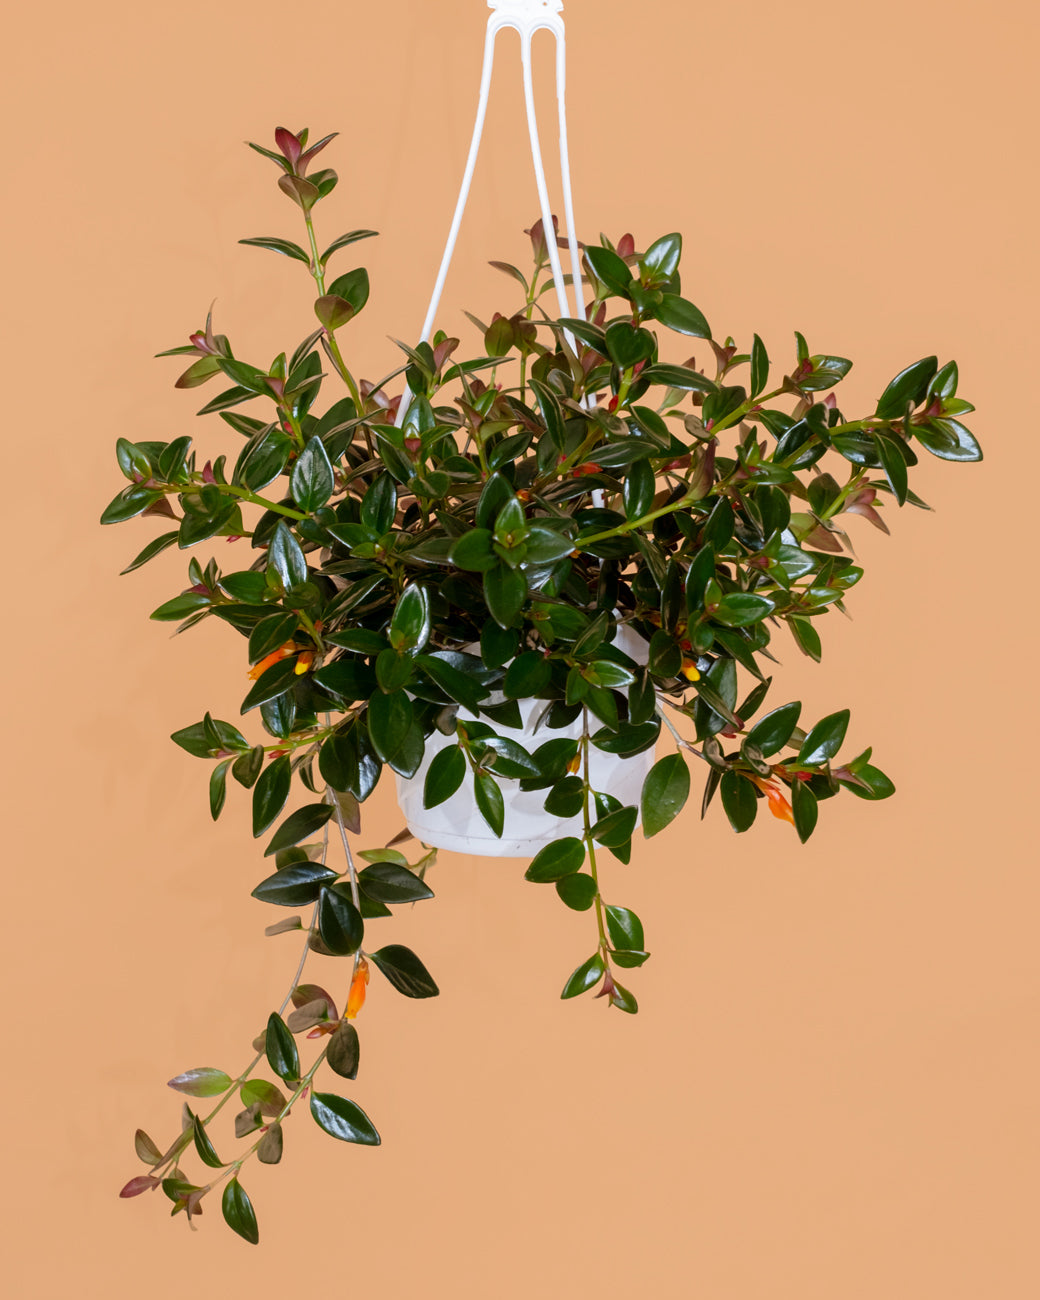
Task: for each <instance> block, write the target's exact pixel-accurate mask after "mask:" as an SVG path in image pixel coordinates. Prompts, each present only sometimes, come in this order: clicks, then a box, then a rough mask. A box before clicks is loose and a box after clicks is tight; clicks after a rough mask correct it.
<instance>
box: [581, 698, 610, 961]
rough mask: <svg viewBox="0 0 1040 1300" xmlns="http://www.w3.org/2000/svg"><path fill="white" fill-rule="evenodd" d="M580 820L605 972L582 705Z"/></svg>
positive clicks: (604, 931) (604, 930)
mask: <svg viewBox="0 0 1040 1300" xmlns="http://www.w3.org/2000/svg"><path fill="white" fill-rule="evenodd" d="M581 730H582V735H581V749H582V821H583V824H584V827H585V834H584V837H583V838H584V840H585V848H586V850H587V852H588V856H589V875H590V876H591V877H592V881H593V884H594V885H595V886H596V897H595V900H594V902H595V908H596V925H597V927H598V929H599V953H600V957H601V958H602V959H603V965H604V967H605V969H606V970H607V972H608V973H609V971H610V959H609V957H608V956H607V952H608V950H609V944H608V943H607V926H606V918H605V916H604V913H603V896H602V894H601V893H600V891H599V870H598V868H597V866H596V843H595V841H594V840H593V838H592V815H591V795H592V781H591V779H590V775H589V711H588V709H587V708H585V707H584V706H583V707H582V729H581Z"/></svg>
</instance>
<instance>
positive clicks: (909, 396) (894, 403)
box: [874, 357, 939, 420]
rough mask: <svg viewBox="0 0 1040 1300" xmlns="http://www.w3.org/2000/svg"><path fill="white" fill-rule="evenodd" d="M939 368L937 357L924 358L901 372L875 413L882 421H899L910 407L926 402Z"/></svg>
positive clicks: (879, 402)
mask: <svg viewBox="0 0 1040 1300" xmlns="http://www.w3.org/2000/svg"><path fill="white" fill-rule="evenodd" d="M938 368H939V362H938V359H937V358H936V357H924V358H923V359H922V360H921V361H915V362H914V364H913V365H912V366H907V368H906V369H905V370H900V372H899V374H898V375H896V377H895V379H893V380H892V382H891V383H890V384H889V385H888V387H887V388H886V389H885V391H884V392H883V393H882V394H881V396H880V397H879V398H878V404H877V410H876V411H875V412H874V414H875V415H876V416H878V417H879V418H880V419H882V420H899V419H902V417H903V416H904V415H905V414H906V408H907V407H908V406H910V405H913V406H918V405H919V404H920V403H921V402H923V401H924V399H925V396H926V394H927V392H928V385H929V384H930V383H931V382H932V379H933V378H934V377H935V372H936V371H937V370H938Z"/></svg>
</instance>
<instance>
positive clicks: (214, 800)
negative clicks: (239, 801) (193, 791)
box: [209, 758, 232, 821]
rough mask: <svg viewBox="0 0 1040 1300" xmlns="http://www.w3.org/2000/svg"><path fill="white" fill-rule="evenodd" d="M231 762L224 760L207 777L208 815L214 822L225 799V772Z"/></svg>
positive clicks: (227, 759)
mask: <svg viewBox="0 0 1040 1300" xmlns="http://www.w3.org/2000/svg"><path fill="white" fill-rule="evenodd" d="M231 761H232V760H231V759H230V758H225V759H224V760H223V762H220V763H218V764H217V765H216V767H215V768H214V769H213V771H212V772H211V773H210V775H209V813H210V816H211V817H212V818H213V820H214V821H216V820H217V818H218V817H219V816H220V814H221V811H222V810H223V807H224V800H225V798H226V797H227V770H228V768H229V767H230V766H231Z"/></svg>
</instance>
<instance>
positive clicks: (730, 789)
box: [721, 771, 758, 832]
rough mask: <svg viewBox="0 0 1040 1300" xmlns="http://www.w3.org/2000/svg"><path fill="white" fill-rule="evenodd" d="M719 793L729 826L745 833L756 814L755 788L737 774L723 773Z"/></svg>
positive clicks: (756, 798)
mask: <svg viewBox="0 0 1040 1300" xmlns="http://www.w3.org/2000/svg"><path fill="white" fill-rule="evenodd" d="M721 793H722V806H723V808H724V809H725V810H726V816H727V817H728V818H729V824H730V825H731V826H732V827H733V829H734V830H735V831H737V832H740V831H746V830H747V829H748V828H749V827H750V826H751V824H752V822H754V820H755V815H756V814H757V812H758V796H757V795H756V794H755V787H754V786H753V785H752V784H751V782H750V781H748V780H747V779H746V777H743V776H741V775H740V774H739V773H737V772H733V771H729V772H723V774H722V787H721Z"/></svg>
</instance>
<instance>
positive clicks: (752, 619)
mask: <svg viewBox="0 0 1040 1300" xmlns="http://www.w3.org/2000/svg"><path fill="white" fill-rule="evenodd" d="M775 608H776V605H775V604H774V602H773V601H771V600H770V599H769V597H768V596H756V595H754V594H752V593H751V592H746V591H732V592H730V593H729V595H727V596H723V598H722V599H721V600H720V601H719V603H718V605H717V606H716V607H715V609H714V610H711V611H710V613H711V617H712V618H713V619H715V621H716V622H717V623H721V624H722V625H723V626H724V627H750V626H751V625H752V624H753V623H760V622H761V621H762V619H764V618H767V617H768V616H769V615H770V614H771V613H772V612H773V610H774V609H775Z"/></svg>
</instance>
